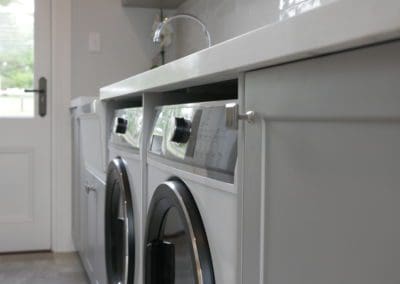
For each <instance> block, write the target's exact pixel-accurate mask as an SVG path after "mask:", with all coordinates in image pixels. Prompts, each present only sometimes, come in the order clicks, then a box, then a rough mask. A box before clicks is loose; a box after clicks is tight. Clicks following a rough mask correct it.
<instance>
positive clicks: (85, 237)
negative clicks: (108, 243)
mask: <svg viewBox="0 0 400 284" xmlns="http://www.w3.org/2000/svg"><path fill="white" fill-rule="evenodd" d="M81 176H82V183H81V194H80V202H81V210H80V212H81V214H80V222H81V230H80V231H81V244H82V245H81V249H80V251H79V254H80V256H81V259H82V262H83V265H84V266H85V270H86V272H87V274H88V276H89V278H90V279H91V280H93V279H95V267H96V258H95V247H96V233H97V232H96V227H97V226H96V215H97V212H96V211H97V201H96V192H95V191H94V190H90V189H89V188H91V187H92V186H93V182H94V177H93V175H92V174H91V173H90V172H89V171H88V170H87V169H86V168H85V167H82V175H81Z"/></svg>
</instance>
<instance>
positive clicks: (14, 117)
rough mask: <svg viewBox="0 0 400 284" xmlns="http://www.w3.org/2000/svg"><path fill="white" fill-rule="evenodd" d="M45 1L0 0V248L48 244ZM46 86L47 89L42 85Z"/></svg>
mask: <svg viewBox="0 0 400 284" xmlns="http://www.w3.org/2000/svg"><path fill="white" fill-rule="evenodd" d="M50 1H51V0H0V137H1V138H0V252H13V251H33V250H47V249H50V245H51V234H50V224H51V223H50V220H51V209H50V208H51V207H50V200H51V140H50V139H51V138H50V137H51V136H50V127H51V121H50V117H51V115H50V113H49V111H50V109H49V106H51V103H50V102H51V95H50V94H49V93H47V102H46V101H44V105H46V106H47V113H46V114H45V115H43V114H42V115H39V112H44V110H45V109H44V108H39V95H40V94H39V93H26V92H24V89H38V88H39V84H38V81H39V78H41V77H44V78H46V79H47V82H49V79H50V66H51V44H50V42H51V39H50V35H51V26H50V13H51V6H50ZM47 89H50V86H49V84H48V83H47Z"/></svg>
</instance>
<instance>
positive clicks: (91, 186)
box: [84, 184, 96, 194]
mask: <svg viewBox="0 0 400 284" xmlns="http://www.w3.org/2000/svg"><path fill="white" fill-rule="evenodd" d="M84 187H85V190H86V193H87V194H89V193H90V192H91V191H93V192H96V187H95V186H94V185H89V184H85V185H84Z"/></svg>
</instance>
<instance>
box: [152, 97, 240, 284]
mask: <svg viewBox="0 0 400 284" xmlns="http://www.w3.org/2000/svg"><path fill="white" fill-rule="evenodd" d="M226 103H228V102H226V101H221V102H207V103H198V104H197V103H195V104H186V105H173V106H163V107H159V108H158V109H157V110H156V114H155V119H154V120H155V123H154V127H153V130H152V134H151V137H150V141H149V148H148V181H147V202H148V206H149V209H148V212H147V224H146V238H145V246H146V251H145V283H146V284H156V283H157V284H159V283H163V284H191V283H193V284H215V283H218V284H234V283H237V275H238V274H237V269H238V257H239V252H238V250H239V248H240V246H239V243H238V242H239V241H238V239H239V238H238V229H237V228H238V194H237V191H236V187H235V185H234V170H235V165H236V158H237V131H236V130H233V129H229V128H228V127H226V121H225V104H226Z"/></svg>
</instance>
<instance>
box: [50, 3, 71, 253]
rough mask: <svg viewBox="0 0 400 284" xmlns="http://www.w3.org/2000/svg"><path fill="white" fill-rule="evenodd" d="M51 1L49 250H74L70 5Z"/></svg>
mask: <svg viewBox="0 0 400 284" xmlns="http://www.w3.org/2000/svg"><path fill="white" fill-rule="evenodd" d="M71 2H72V0H63V1H55V0H51V25H52V27H51V49H52V52H51V82H50V90H51V92H50V95H51V96H52V100H51V148H52V149H51V165H52V173H51V187H52V189H51V195H52V196H51V232H52V236H51V240H52V242H51V250H52V251H54V252H69V251H74V250H75V248H74V245H73V241H72V230H71V224H72V216H71V212H72V209H71V188H72V180H71V179H72V178H71V172H72V169H71V167H72V165H71V155H72V151H71V120H70V112H69V106H70V100H71V5H72V3H71Z"/></svg>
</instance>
